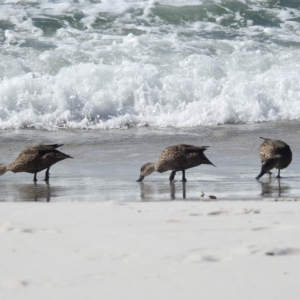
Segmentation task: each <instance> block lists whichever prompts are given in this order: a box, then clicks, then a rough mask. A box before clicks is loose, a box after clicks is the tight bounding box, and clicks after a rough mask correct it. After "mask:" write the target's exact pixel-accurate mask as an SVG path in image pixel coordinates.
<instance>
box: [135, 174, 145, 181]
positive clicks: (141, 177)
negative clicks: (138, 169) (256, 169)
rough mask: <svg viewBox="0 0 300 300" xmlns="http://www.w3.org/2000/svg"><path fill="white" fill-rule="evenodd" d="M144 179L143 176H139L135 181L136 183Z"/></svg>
mask: <svg viewBox="0 0 300 300" xmlns="http://www.w3.org/2000/svg"><path fill="white" fill-rule="evenodd" d="M144 178H145V176H142V175H140V178H139V179H138V180H137V182H141V181H143V179H144Z"/></svg>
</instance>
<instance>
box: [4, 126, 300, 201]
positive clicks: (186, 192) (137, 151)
mask: <svg viewBox="0 0 300 300" xmlns="http://www.w3.org/2000/svg"><path fill="white" fill-rule="evenodd" d="M299 130H300V125H299V124H298V123H297V122H274V123H270V122H268V123H261V124H253V125H226V126H215V127H197V128H181V129H175V128H165V129H161V128H142V129H138V128H135V129H129V130H86V131H82V130H59V131H50V132H49V131H40V130H16V131H14V130H7V131H3V132H2V138H1V141H2V143H1V144H2V146H1V150H0V154H1V162H3V163H8V162H11V161H12V160H13V159H14V158H15V157H16V156H17V155H18V153H19V152H20V150H21V149H23V148H25V147H27V146H30V145H32V144H38V143H53V142H59V143H64V144H65V145H64V146H63V147H61V151H63V152H65V153H67V154H70V155H72V156H73V157H74V159H68V160H65V161H62V162H60V163H58V164H56V165H54V166H53V167H52V168H51V170H50V173H51V176H50V182H49V184H46V183H45V182H44V181H42V179H43V178H44V172H40V173H39V174H38V180H39V181H38V182H37V183H36V184H34V183H33V182H32V179H33V175H31V174H25V173H19V174H13V173H10V172H9V173H6V174H5V175H3V176H2V177H0V187H1V195H0V200H1V201H108V200H111V201H169V200H175V199H176V200H182V199H185V200H192V201H200V200H212V199H209V197H208V196H209V195H213V196H215V197H217V200H247V199H256V200H262V199H273V200H274V199H276V198H278V199H295V198H300V187H299V183H298V182H299V173H298V170H299V163H300V162H299V155H298V153H300V147H299V145H298V137H299ZM275 133H276V134H275ZM259 136H264V137H271V138H282V139H283V137H284V139H283V140H284V141H286V142H287V143H288V144H289V145H290V146H291V149H292V151H293V161H292V163H291V165H290V166H289V167H288V168H287V169H285V170H283V171H282V172H281V175H282V176H283V178H281V179H280V180H278V179H276V178H273V177H272V178H269V176H266V175H264V176H263V177H262V178H261V180H259V181H257V180H255V179H254V178H255V176H256V175H257V174H258V173H259V171H260V159H259V155H258V148H259V146H260V144H261V142H262V140H260V139H259ZM33 141H34V143H33ZM179 143H186V144H195V145H199V146H200V145H209V146H210V148H209V149H208V150H207V151H206V155H207V157H208V158H209V159H210V160H211V161H212V162H213V163H214V164H215V165H216V166H217V167H216V168H215V167H213V166H209V165H203V166H199V167H196V168H193V169H190V170H188V171H187V172H186V177H187V180H188V181H187V182H186V183H182V182H181V181H180V180H181V173H180V172H178V174H177V175H176V178H175V179H176V181H175V182H174V183H169V181H168V177H169V173H168V172H166V173H163V174H159V173H153V174H152V175H151V176H149V177H146V178H145V179H144V182H142V183H138V182H136V180H137V179H138V177H139V169H140V167H141V165H142V164H144V163H145V162H155V160H156V159H157V158H158V155H159V154H160V152H161V150H163V149H164V148H165V147H166V146H168V145H172V144H179ZM274 174H276V172H275V171H274ZM202 192H203V193H204V194H205V197H201V195H202Z"/></svg>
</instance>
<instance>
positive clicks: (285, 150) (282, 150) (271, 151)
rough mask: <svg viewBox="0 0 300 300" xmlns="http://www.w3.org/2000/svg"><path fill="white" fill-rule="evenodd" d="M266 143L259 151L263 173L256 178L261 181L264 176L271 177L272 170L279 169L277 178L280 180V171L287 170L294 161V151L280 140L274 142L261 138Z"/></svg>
mask: <svg viewBox="0 0 300 300" xmlns="http://www.w3.org/2000/svg"><path fill="white" fill-rule="evenodd" d="M261 139H263V140H264V142H263V143H262V144H261V146H260V149H259V155H260V158H261V162H262V167H261V172H260V173H259V174H258V175H257V176H256V179H259V178H260V177H262V176H263V175H264V174H266V173H267V174H269V175H271V174H272V173H271V172H270V170H272V169H273V168H276V169H278V175H277V176H276V177H277V178H280V170H281V169H284V168H286V167H287V166H288V165H289V164H290V163H291V161H292V151H291V148H290V146H289V145H287V144H286V143H285V142H283V141H280V140H272V139H266V138H263V137H261Z"/></svg>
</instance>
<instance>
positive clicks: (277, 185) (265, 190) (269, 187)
mask: <svg viewBox="0 0 300 300" xmlns="http://www.w3.org/2000/svg"><path fill="white" fill-rule="evenodd" d="M259 182H260V184H261V195H262V196H273V197H276V196H279V197H280V196H282V194H284V193H286V192H288V191H289V190H290V186H288V185H287V184H282V182H281V180H280V178H272V177H270V178H269V179H268V181H259Z"/></svg>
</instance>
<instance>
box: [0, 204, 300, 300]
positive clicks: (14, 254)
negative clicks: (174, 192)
mask: <svg viewBox="0 0 300 300" xmlns="http://www.w3.org/2000/svg"><path fill="white" fill-rule="evenodd" d="M0 215H1V222H0V236H1V241H2V243H1V245H2V246H1V249H0V256H1V269H0V289H1V299H5V300H9V299H14V300H17V299H22V300H24V299H83V298H87V299H99V298H104V299H175V300H177V299H187V298H189V299H222V300H224V299H246V300H247V299H249V300H252V299H265V300H268V299H270V300H271V299H272V300H274V299H275V300H276V299H278V300H279V299H280V300H281V299H289V300H294V299H295V300H296V299H298V298H299V293H300V287H299V280H298V278H299V276H300V260H299V254H300V242H299V238H298V236H299V230H300V227H299V217H300V208H299V203H297V202H258V201H247V202H245V201H223V202H182V201H175V202H161V203H157V202H150V203H128V202H127V203H121V202H115V201H108V202H89V203H83V202H73V203H66V202H63V203H58V202H56V203H51V204H47V203H3V204H2V206H1V212H0Z"/></svg>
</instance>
